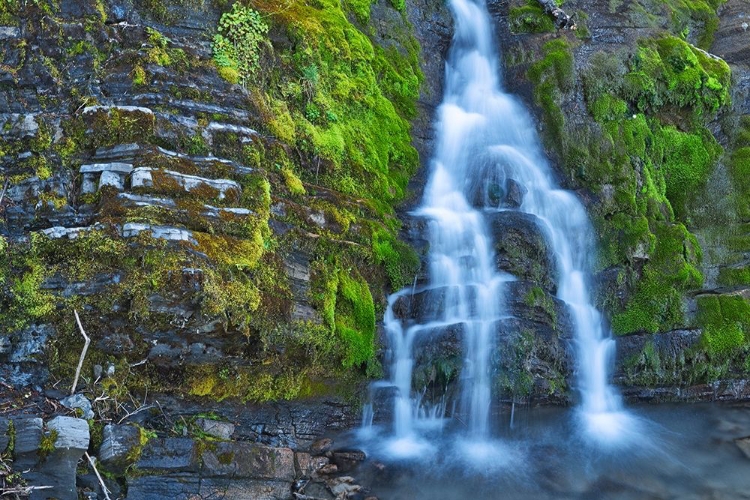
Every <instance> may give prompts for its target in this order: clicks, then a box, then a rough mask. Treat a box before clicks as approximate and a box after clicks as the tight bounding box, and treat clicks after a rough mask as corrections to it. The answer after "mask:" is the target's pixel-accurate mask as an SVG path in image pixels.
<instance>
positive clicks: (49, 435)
mask: <svg viewBox="0 0 750 500" xmlns="http://www.w3.org/2000/svg"><path fill="white" fill-rule="evenodd" d="M57 436H58V432H57V431H56V430H54V429H53V430H51V431H47V432H45V433H44V434H43V435H42V439H41V440H40V441H39V450H38V451H37V453H38V454H39V459H40V460H46V458H47V457H48V456H49V455H50V454H51V453H52V452H54V451H55V443H57Z"/></svg>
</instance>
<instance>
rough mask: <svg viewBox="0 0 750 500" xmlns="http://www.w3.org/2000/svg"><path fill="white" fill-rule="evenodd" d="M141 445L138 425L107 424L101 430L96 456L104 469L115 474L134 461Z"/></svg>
mask: <svg viewBox="0 0 750 500" xmlns="http://www.w3.org/2000/svg"><path fill="white" fill-rule="evenodd" d="M141 447H142V444H141V431H140V429H138V427H135V426H132V425H113V424H109V425H106V426H104V430H103V431H102V444H101V446H100V447H99V456H98V458H99V461H100V462H101V464H102V465H103V466H104V467H105V468H106V470H109V471H111V472H113V473H115V474H119V473H123V472H124V471H125V469H126V468H127V467H129V466H131V465H133V463H135V460H136V459H137V455H138V452H139V451H140V450H141Z"/></svg>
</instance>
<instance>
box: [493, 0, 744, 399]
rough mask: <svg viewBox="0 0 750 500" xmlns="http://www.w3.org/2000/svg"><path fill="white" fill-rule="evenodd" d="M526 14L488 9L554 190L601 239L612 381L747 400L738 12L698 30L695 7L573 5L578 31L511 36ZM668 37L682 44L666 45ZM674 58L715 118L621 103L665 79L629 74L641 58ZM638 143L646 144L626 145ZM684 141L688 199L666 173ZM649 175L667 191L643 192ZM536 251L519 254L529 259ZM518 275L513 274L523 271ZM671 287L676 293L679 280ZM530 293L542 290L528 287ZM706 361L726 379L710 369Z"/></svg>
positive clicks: (643, 393)
mask: <svg viewBox="0 0 750 500" xmlns="http://www.w3.org/2000/svg"><path fill="white" fill-rule="evenodd" d="M522 4H523V2H517V1H511V2H500V1H489V2H488V7H489V9H490V12H491V13H492V15H493V17H494V19H495V21H496V23H495V29H496V32H497V36H498V40H499V44H500V50H501V54H502V58H503V62H504V72H503V77H504V81H505V85H506V88H508V89H509V90H510V91H511V92H513V93H514V94H516V95H518V96H519V98H520V99H521V100H523V101H524V102H525V104H526V105H527V107H528V108H529V109H530V110H531V111H532V113H533V114H534V115H535V118H536V119H537V122H538V124H539V125H538V130H539V133H540V136H541V138H542V139H543V142H544V146H545V150H546V152H547V154H548V156H549V157H550V158H551V159H552V161H553V164H554V166H555V168H556V170H557V171H558V173H559V179H560V182H561V184H562V185H563V186H565V187H567V188H569V189H572V190H575V191H576V193H577V194H578V195H579V197H580V198H581V200H582V201H583V203H584V204H585V205H586V208H587V210H588V211H589V213H590V215H591V218H592V222H593V224H594V227H595V230H596V233H597V237H598V240H599V256H598V268H597V269H596V270H595V271H597V272H598V275H597V276H596V279H595V282H596V283H597V290H596V294H597V302H598V305H599V308H600V309H601V310H602V311H603V312H604V314H605V316H606V317H607V319H608V320H609V323H610V325H611V327H612V329H613V330H614V332H615V334H617V335H624V336H623V337H622V338H618V339H617V340H618V356H617V366H616V370H615V371H616V381H617V383H618V384H620V385H621V386H622V387H623V391H624V393H625V395H626V396H627V397H629V398H632V399H648V400H652V401H653V400H656V401H665V400H671V401H674V400H697V399H701V400H712V399H726V398H728V399H731V398H734V397H737V398H740V399H744V398H746V397H747V394H746V392H745V390H744V389H743V387H744V386H745V382H744V381H745V380H746V379H747V368H746V367H745V366H744V364H743V363H744V361H743V359H744V355H742V354H741V353H742V352H743V349H745V347H744V346H745V345H746V340H743V337H744V339H747V338H748V332H750V323H748V322H747V321H746V320H744V319H742V318H743V317H744V315H745V313H746V312H747V311H748V310H750V309H749V306H750V303H749V302H748V301H747V299H746V297H747V294H746V292H745V291H746V290H747V288H748V276H750V275H748V274H747V272H746V268H747V267H748V261H747V248H748V246H747V234H748V233H747V227H746V226H747V224H746V222H747V209H746V208H743V207H745V205H743V202H741V201H739V200H742V199H746V198H747V186H746V184H745V182H744V181H742V180H741V179H743V178H745V177H746V173H744V170H742V167H739V165H740V163H742V162H745V163H746V160H744V158H746V156H744V155H745V154H746V150H745V149H743V148H746V147H747V142H746V140H745V139H742V138H741V137H744V134H745V132H744V131H745V130H746V120H747V118H746V115H747V114H748V111H749V110H750V109H749V108H748V102H749V101H748V95H750V94H749V93H748V86H747V70H748V68H747V58H746V57H744V55H745V52H746V49H747V47H746V44H745V43H744V41H743V40H744V35H745V30H744V28H743V25H742V23H743V22H744V21H745V20H746V19H745V18H746V16H747V5H746V4H745V3H743V2H740V1H737V2H732V1H729V2H727V3H725V4H723V5H722V6H721V7H719V9H718V11H717V15H716V16H715V17H713V18H711V19H708V20H707V19H706V18H705V17H701V16H702V15H701V14H699V13H698V6H693V7H690V8H683V7H682V6H678V5H676V4H672V3H665V4H663V5H662V4H660V5H659V7H658V9H657V10H660V13H655V15H645V14H644V11H642V10H641V9H642V6H643V4H642V3H641V2H626V3H617V4H612V3H610V4H606V3H601V2H591V1H587V0H580V1H574V2H570V3H569V2H566V4H565V6H564V9H565V11H566V13H567V14H574V16H573V17H574V18H575V19H576V22H577V25H578V26H577V31H576V32H572V31H569V30H564V29H563V30H550V31H545V32H542V33H538V32H533V31H534V30H533V29H530V28H529V27H528V26H527V28H528V29H526V31H528V32H524V28H523V27H522V25H523V23H519V22H518V15H519V12H521V11H520V10H519V9H520V8H521V7H522ZM694 8H695V9H696V10H693V9H694ZM701 8H702V7H701ZM662 9H663V10H662ZM712 9H713V8H712V7H708V6H707V9H706V12H710V11H712ZM662 14H663V15H662ZM675 16H676V17H675ZM677 18H679V21H677ZM670 19H671V20H673V21H674V22H670V21H669V20H670ZM714 30H715V31H714ZM540 31H544V30H540ZM679 33H682V35H681V36H682V37H686V43H685V42H679V41H676V40H679V39H680V37H681V36H680V35H679ZM678 44H679V45H680V47H681V49H685V50H686V51H687V52H685V54H688V53H693V54H697V56H696V57H700V58H701V59H700V61H699V62H698V61H697V62H695V63H692V64H694V67H695V68H697V69H698V70H700V71H705V72H706V75H708V74H709V73H710V74H711V75H713V77H715V78H717V81H718V80H721V81H722V83H721V85H720V87H717V98H716V101H715V104H714V105H713V107H712V106H709V108H703V107H702V106H703V105H702V104H701V103H700V102H696V101H691V100H690V99H688V98H686V96H681V97H679V96H678V95H677V94H678V93H676V94H675V95H672V96H671V97H667V96H666V94H660V96H659V97H658V98H657V101H658V100H659V99H664V101H663V102H657V101H651V102H650V103H648V104H646V103H645V102H644V101H641V102H638V100H637V99H633V98H632V95H629V94H628V91H627V90H625V89H626V87H627V86H628V83H627V82H630V83H632V82H633V81H634V80H632V78H634V75H635V74H636V72H638V71H641V73H639V74H640V75H641V76H645V77H646V78H647V79H650V80H652V81H654V82H657V83H656V84H657V85H661V84H662V83H661V82H660V78H663V75H662V76H659V74H657V73H654V74H651V73H649V70H647V69H646V68H644V67H639V68H636V66H637V64H635V62H636V61H638V60H639V59H638V58H639V57H641V56H643V55H644V54H645V53H646V52H648V51H649V50H651V51H652V52H651V53H652V54H658V57H659V58H660V60H662V61H670V59H669V55H668V54H667V51H666V47H667V45H669V46H670V47H672V46H677V45H678ZM675 53H676V52H675ZM675 53H672V55H674V54H675ZM717 56H718V57H721V58H723V59H724V60H725V61H726V62H727V63H728V65H729V67H727V66H724V65H723V63H721V62H720V61H719V59H718V57H717ZM686 57H687V56H686ZM607 61H609V62H612V64H607ZM615 61H621V62H616V63H615ZM675 62H676V61H675V60H674V59H672V60H671V63H670V62H666V63H664V64H667V65H668V64H674V63H675ZM704 68H707V69H704ZM730 68H731V73H732V78H731V89H730V81H729V69H730ZM665 84H666V83H665ZM663 88H666V87H663ZM727 89H729V92H727ZM656 92H657V94H658V93H663V92H665V91H664V90H657V91H656ZM681 92H682V91H681ZM685 92H688V93H689V91H687V90H685ZM604 94H607V97H602V95H604ZM730 94H731V96H730ZM730 97H731V99H730ZM667 100H669V101H670V102H671V103H672V104H665V103H666V101H667ZM605 101H607V103H606V104H605ZM610 106H614V107H610ZM691 116H697V117H698V118H697V119H696V120H693V119H692V118H690V117H691ZM636 129H637V130H638V132H637V133H638V134H641V136H643V137H645V136H648V139H647V141H649V142H648V144H649V146H646V147H645V148H639V147H638V146H637V145H636V144H635V143H633V142H630V141H629V139H627V137H628V136H627V134H629V133H630V132H628V131H635V130H636ZM681 134H684V135H681ZM631 137H632V136H631ZM688 137H693V138H697V137H701V139H699V140H698V142H700V143H702V144H703V145H702V146H701V147H700V148H699V149H697V150H695V151H693V152H691V153H690V155H691V157H693V158H695V157H696V155H699V154H704V153H702V152H699V151H703V152H705V155H704V158H705V160H704V161H705V163H704V164H703V165H704V166H702V167H698V166H697V165H694V164H693V165H691V166H690V167H689V169H690V171H691V175H694V177H693V178H692V179H693V180H691V181H690V182H693V183H694V184H692V185H691V186H692V187H690V188H686V187H685V186H686V185H687V184H680V185H679V187H678V186H677V185H676V183H677V182H678V181H676V177H675V175H677V174H676V173H675V171H674V170H672V171H671V172H672V173H671V174H668V175H665V174H664V172H666V170H669V169H673V168H674V165H676V164H683V165H685V164H686V162H685V160H684V158H683V159H680V160H677V159H676V158H678V157H679V155H681V154H682V153H681V152H680V151H681V150H680V146H675V144H677V142H679V141H680V140H683V139H684V140H693V139H688ZM610 138H612V141H610ZM610 144H611V145H612V148H610V147H609V145H610ZM654 144H663V145H664V146H665V149H664V152H665V153H666V155H665V156H659V154H660V153H657V154H656V155H654V154H652V153H653V152H652V151H649V150H648V149H649V148H650V147H651V146H650V145H654ZM602 145H604V146H603V149H602ZM659 147H661V146H659ZM721 148H723V154H722V150H721ZM670 158H671V159H670ZM699 172H702V173H699ZM647 177H648V178H651V179H652V180H655V182H657V183H659V185H660V186H664V191H662V192H661V194H660V193H656V192H653V191H649V190H648V189H647V187H645V186H646V184H647V183H648V182H650V181H647V180H646V179H647ZM662 179H663V180H662ZM698 179H699V180H698ZM626 192H627V193H628V194H627V195H626V194H625V193H626ZM626 198H627V200H626ZM631 201H632V203H634V204H631ZM516 238H517V237H516ZM696 240H697V241H696ZM510 241H511V242H513V239H511V240H510ZM499 245H503V243H499ZM535 247H536V245H535V244H534V243H533V241H532V242H530V243H529V242H524V243H523V248H526V249H529V251H530V250H531V249H534V248H535ZM698 247H700V249H701V250H702V251H701V250H698ZM667 248H671V249H672V250H668V249H667ZM504 251H505V250H503V249H501V250H500V252H499V255H503V252H504ZM506 252H507V251H506ZM701 253H702V257H701V255H700V254H701ZM543 260H544V259H543V258H542V261H543ZM534 261H539V260H538V259H536V258H535V259H534ZM521 262H522V263H521V264H517V269H516V270H515V271H514V272H517V273H522V274H523V273H528V271H527V269H528V264H523V263H524V262H527V261H526V260H525V259H522V260H521ZM504 265H505V267H506V268H509V265H510V264H508V263H505V264H504ZM681 272H683V273H684V274H680V273H681ZM678 275H680V276H682V277H685V278H687V279H682V278H680V279H676V280H675V279H674V277H676V276H678ZM527 279H529V278H527ZM530 279H531V280H532V281H534V282H537V283H539V284H540V285H541V286H543V287H544V286H545V285H544V279H541V280H540V278H539V276H535V277H533V278H530ZM732 339H734V340H732ZM719 344H721V345H722V346H724V347H721V348H718V347H716V346H718V345H719ZM730 346H732V347H730ZM717 349H718V351H717ZM719 359H721V361H717V360H719ZM716 363H718V364H719V365H722V367H723V368H720V369H718V370H712V369H711V368H709V367H710V366H711V365H712V364H716Z"/></svg>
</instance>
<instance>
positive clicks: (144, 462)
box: [136, 438, 199, 473]
mask: <svg viewBox="0 0 750 500" xmlns="http://www.w3.org/2000/svg"><path fill="white" fill-rule="evenodd" d="M136 467H138V468H139V469H141V470H148V471H151V472H158V473H167V472H169V473H173V472H197V471H198V469H199V464H198V457H197V450H196V446H195V441H194V440H192V439H187V438H156V439H152V440H150V441H149V442H148V443H146V445H145V446H144V447H143V451H142V452H141V457H140V459H139V460H138V462H137V463H136Z"/></svg>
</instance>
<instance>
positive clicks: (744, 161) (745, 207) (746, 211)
mask: <svg viewBox="0 0 750 500" xmlns="http://www.w3.org/2000/svg"><path fill="white" fill-rule="evenodd" d="M728 167H729V175H730V176H731V179H732V184H733V186H734V188H735V190H736V194H735V196H734V199H735V204H736V206H737V212H738V215H739V217H740V218H741V219H742V220H750V147H742V148H739V149H736V150H735V151H733V152H732V154H731V156H730V157H729V162H728Z"/></svg>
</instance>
